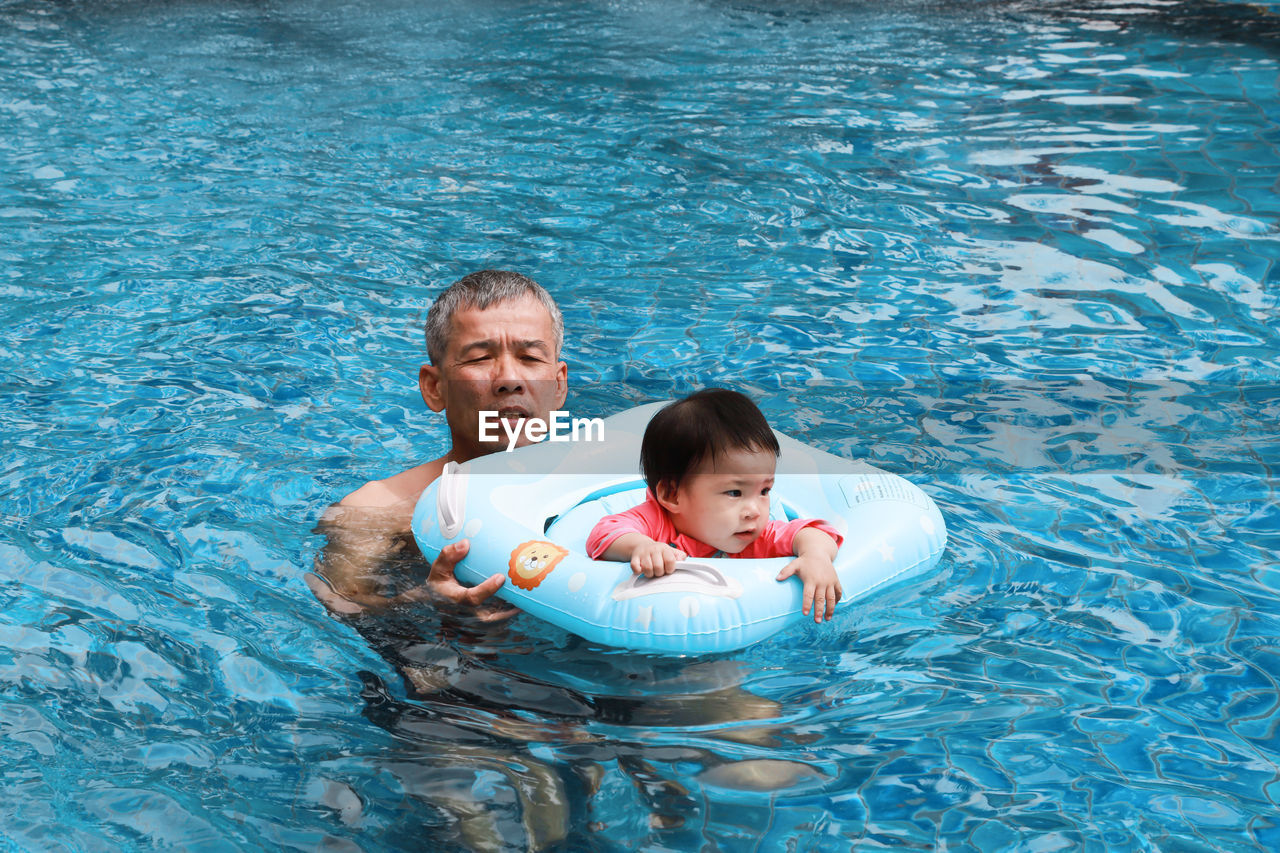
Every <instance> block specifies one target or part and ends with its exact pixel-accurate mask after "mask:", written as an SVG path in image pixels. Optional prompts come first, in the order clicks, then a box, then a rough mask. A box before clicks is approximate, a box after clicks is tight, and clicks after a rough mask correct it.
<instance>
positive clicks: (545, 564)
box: [507, 539, 569, 589]
mask: <svg viewBox="0 0 1280 853" xmlns="http://www.w3.org/2000/svg"><path fill="white" fill-rule="evenodd" d="M568 555H569V552H568V551H566V550H565V549H564V548H561V547H560V546H559V545H557V544H555V543H554V542H544V541H542V540H540V539H535V540H532V541H529V542H525V543H523V544H521V545H519V546H518V547H517V548H516V549H515V550H514V551H512V552H511V559H510V560H509V561H508V562H507V565H508V566H509V567H510V568H511V571H509V572H507V576H508V577H510V578H511V582H512V583H514V584H515V585H516V586H518V587H520V588H521V589H533V588H534V587H536V586H537V585H538V584H540V583H542V579H543V578H545V577H546V576H547V575H549V574H551V570H552V569H554V568H555V567H556V566H557V565H558V564H559V562H560V561H561V560H563V559H564V558H565V557H567V556H568Z"/></svg>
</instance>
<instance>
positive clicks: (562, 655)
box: [0, 0, 1280, 851]
mask: <svg viewBox="0 0 1280 853" xmlns="http://www.w3.org/2000/svg"><path fill="white" fill-rule="evenodd" d="M1278 60H1280V16H1278V15H1277V7H1276V6H1275V5H1274V4H1270V3H1264V4H1245V3H1214V2H1200V3H1177V2H1169V0H1131V2H1123V3H1115V2H1104V0H1061V2H1013V3H1008V2H999V3H997V2H978V0H973V2H952V3H945V2H943V3H939V2H925V0H889V2H885V3H868V4H860V3H837V2H819V0H800V2H788V3H770V2H760V0H738V2H720V0H615V2H608V3H606V2H594V0H579V2H538V3H532V2H517V0H511V2H501V0H491V2H453V3H449V2H442V3H435V4H417V3H408V2H400V3H396V2H392V3H384V2H377V3H374V2H363V3H336V2H315V3H302V2H284V1H283V0H281V2H267V3H249V2H230V3H212V2H196V0H189V2H185V3H148V2H141V0H139V2H126V0H119V2H100V3H45V2H35V0H6V2H0V157H2V160H0V162H3V164H4V175H5V180H4V182H3V184H0V233H3V235H4V237H3V239H0V293H2V294H3V300H2V301H0V316H2V317H3V329H4V335H3V337H0V353H2V354H3V359H4V362H3V363H4V374H3V377H0V401H2V403H3V405H2V406H0V434H3V435H4V436H5V439H4V445H3V448H4V449H3V475H2V476H3V490H2V491H0V496H2V497H0V601H2V602H3V608H2V610H0V773H2V777H0V778H2V779H3V790H4V793H5V796H4V798H3V802H2V803H0V840H3V841H4V842H5V843H6V844H7V845H8V846H10V847H12V848H14V849H20V850H46V849H47V850H117V849H157V848H158V849H187V850H227V849H240V850H258V849H282V848H289V849H295V848H300V849H306V850H314V849H327V850H357V849H359V850H368V851H380V850H397V849H432V850H435V849H440V850H451V849H477V850H484V849H529V848H535V847H537V848H542V849H571V850H622V849H643V850H681V851H684V850H696V849H705V850H716V849H718V850H763V851H772V850H791V849H795V850H832V851H836V850H839V851H843V850H848V849H850V848H851V847H853V846H856V847H857V848H858V849H880V848H892V849H948V850H957V849H959V850H969V849H973V850H1006V849H1027V850H1037V851H1049V850H1076V849H1088V850H1115V849H1160V850H1180V851H1183V850H1187V851H1189V850H1231V851H1236V850H1274V849H1277V848H1280V806H1278V803H1280V686H1278V684H1277V673H1280V594H1278V592H1277V590H1278V589H1280V561H1278V560H1277V557H1276V553H1277V551H1278V550H1280V533H1278V530H1280V508H1278V502H1277V472H1276V467H1277V465H1278V464H1280V452H1278V451H1280V437H1278V436H1277V427H1276V425H1277V422H1280V395H1277V393H1276V388H1277V384H1276V383H1277V379H1278V374H1280V369H1278V368H1277V367H1276V362H1277V355H1278V354H1280V340H1278V338H1280V334H1278V331H1277V330H1278V324H1277V313H1278V312H1277V302H1278V301H1280V296H1278V294H1280V193H1278V192H1277V190H1278V189H1280V187H1278V185H1277V178H1278V177H1280V127H1278V126H1277V120H1276V116H1280V64H1278ZM486 266H491V267H509V268H515V269H519V270H521V271H524V272H526V273H528V274H530V275H532V276H533V277H534V278H536V279H537V280H539V281H540V282H542V283H543V284H545V285H546V286H547V287H548V288H549V289H551V290H552V292H553V293H554V294H555V295H556V297H557V298H558V299H559V301H560V303H561V304H562V306H563V307H564V312H565V318H566V325H567V327H568V342H567V351H566V359H567V361H568V362H569V365H570V371H571V382H572V390H571V398H570V404H571V409H572V410H573V411H574V413H575V414H580V415H583V416H600V415H605V414H609V413H611V412H613V411H616V410H617V409H619V408H622V407H624V406H628V405H631V404H633V403H635V402H639V401H645V400H655V399H662V398H666V397H670V396H673V395H676V394H680V393H683V392H686V391H688V390H690V389H692V388H695V387H699V386H702V385H709V384H724V385H732V386H734V387H738V388H740V389H743V390H746V391H749V392H751V393H752V394H753V395H754V396H755V397H756V398H757V399H759V400H760V402H761V405H762V407H763V408H764V410H765V412H766V414H767V415H768V416H769V417H770V420H771V421H772V422H773V423H774V425H775V426H776V427H777V428H779V429H781V430H783V431H784V432H787V433H790V434H792V435H795V436H797V437H799V438H801V439H802V440H804V441H807V442H809V443H812V444H814V445H816V446H818V447H821V448H823V449H825V450H829V451H831V452H834V453H838V454H842V455H845V456H850V457H858V458H866V459H868V460H869V461H871V462H873V463H875V464H877V465H880V466H882V467H885V468H887V469H889V470H892V471H895V472H898V473H901V474H903V475H905V476H907V477H908V478H910V479H912V480H913V481H915V482H917V483H919V484H921V485H922V486H923V487H924V488H925V489H926V490H927V491H928V492H929V493H930V494H931V495H932V496H933V497H934V498H935V499H936V500H937V501H938V503H939V505H940V506H941V508H942V511H943V513H944V515H945V516H946V518H947V520H948V524H949V526H950V530H951V534H952V537H951V544H950V546H949V549H948V551H947V554H946V555H945V556H944V558H943V561H942V563H941V565H940V566H939V568H938V570H937V571H936V572H935V573H933V574H931V575H929V576H927V577H924V578H921V579H919V580H918V581H916V582H914V583H913V584H911V585H910V586H906V587H901V588H897V589H893V590H888V591H886V592H885V593H884V594H882V595H880V596H877V597H875V598H873V599H871V600H868V601H867V602H865V603H864V604H863V605H861V606H859V607H857V608H851V609H849V610H847V611H845V612H843V613H842V614H841V615H840V616H838V618H837V619H836V621H835V622H834V624H831V625H829V626H824V627H820V628H818V627H815V628H805V629H801V630H797V631H793V632H790V633H788V634H785V635H783V636H780V637H778V638H776V639H775V640H773V641H770V642H766V643H764V644H761V645H759V646H756V647H753V648H751V649H748V650H747V651H745V652H742V653H741V654H738V655H731V656H725V657H722V658H713V659H707V660H697V661H678V660H677V661H672V660H663V659H647V658H643V657H639V656H635V655H629V654H622V653H617V652H612V651H609V650H606V649H597V648H592V647H589V646H586V645H585V644H583V643H581V642H578V641H575V640H573V639H572V638H571V637H569V636H568V635H565V634H563V633H560V632H558V631H556V630H553V629H550V628H548V627H546V626H543V625H539V624H537V623H536V622H533V621H532V620H530V619H527V618H526V619H519V620H517V621H515V622H514V623H512V624H510V625H505V626H497V627H495V626H486V625H477V624H475V623H474V622H470V621H467V620H465V619H461V618H458V617H454V616H447V617H442V616H440V615H438V614H435V613H433V612H431V611H427V610H413V611H405V612H401V613H397V614H394V615H392V616H389V617H386V618H382V619H372V618H366V619H359V620H351V621H343V620H340V619H337V618H335V617H333V616H331V615H330V614H329V613H328V612H327V611H326V610H325V609H324V608H323V607H322V606H321V605H319V604H318V603H317V601H316V600H315V599H314V598H313V597H312V595H311V593H310V591H309V590H308V588H307V586H306V585H305V583H304V581H303V576H304V573H305V572H307V571H308V570H310V569H311V568H312V566H313V563H314V561H315V560H316V558H317V556H318V555H320V554H321V553H322V548H323V546H324V544H325V541H326V539H325V533H324V531H323V529H319V530H318V529H317V522H318V521H319V519H320V518H321V515H322V514H323V512H324V510H325V508H326V507H327V506H328V505H329V503H330V502H331V501H333V500H335V499H337V498H338V497H340V496H342V495H343V494H345V493H347V492H348V491H350V490H351V489H353V488H355V487H356V486H358V485H360V484H361V483H362V482H364V481H365V480H367V479H369V478H372V477H381V476H386V475H389V474H391V473H394V472H396V471H398V470H401V469H403V468H405V467H407V466H408V465H410V464H413V463H416V462H419V461H423V460H425V459H428V458H431V457H433V456H434V455H436V453H437V452H438V451H439V448H440V447H441V444H442V441H443V440H444V438H445V432H444V430H443V428H442V425H441V422H440V420H439V419H437V418H434V417H431V416H429V414H428V413H426V412H425V410H424V406H423V405H422V403H421V401H420V400H419V399H418V398H417V394H416V387H415V383H414V377H415V375H416V370H417V366H418V364H419V363H420V361H421V360H422V358H423V353H422V346H421V341H420V331H419V329H420V325H421V322H422V320H423V319H424V316H425V310H426V306H427V305H428V303H429V301H430V298H431V296H432V294H433V293H434V292H435V291H436V289H437V288H439V287H440V286H442V285H443V284H446V283H448V282H449V281H452V280H453V279H455V278H457V277H459V276H460V275H462V274H464V273H466V272H468V271H471V270H473V269H477V268H481V267H486ZM401 568H402V569H404V570H405V571H406V572H408V573H410V574H412V573H413V572H414V571H418V570H420V568H421V567H420V566H414V565H406V566H402V567H401ZM402 670H405V671H409V670H412V671H414V672H416V673H419V674H420V675H421V677H422V678H423V679H425V680H424V681H422V682H420V683H418V685H417V686H413V685H412V684H410V683H409V682H407V681H406V680H405V678H403V677H402V676H401V671H402ZM428 682H429V683H428Z"/></svg>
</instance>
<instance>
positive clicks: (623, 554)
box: [598, 531, 687, 578]
mask: <svg viewBox="0 0 1280 853" xmlns="http://www.w3.org/2000/svg"><path fill="white" fill-rule="evenodd" d="M686 556H687V555H686V554H685V553H684V552H683V551H681V550H680V549H678V548H672V547H671V546H670V545H663V544H662V543H661V542H655V541H654V540H652V539H650V538H649V537H648V536H645V535H644V534H643V533H638V532H635V531H632V532H630V533H624V534H622V535H621V536H619V537H618V538H617V539H615V540H613V542H611V543H609V547H608V548H606V549H605V550H604V553H603V554H601V555H600V557H599V558H598V559H604V560H617V561H619V562H622V561H627V560H629V561H630V562H631V571H633V572H635V573H636V574H644V576H645V577H647V578H660V577H662V576H663V575H669V574H671V573H672V572H674V571H675V570H676V563H677V562H679V561H680V560H683V559H684V558H685V557H686Z"/></svg>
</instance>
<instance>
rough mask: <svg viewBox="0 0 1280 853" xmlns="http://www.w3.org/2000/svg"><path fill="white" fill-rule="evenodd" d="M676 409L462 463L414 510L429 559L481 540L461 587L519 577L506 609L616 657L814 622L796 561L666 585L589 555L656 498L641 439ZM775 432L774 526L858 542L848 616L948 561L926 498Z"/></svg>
mask: <svg viewBox="0 0 1280 853" xmlns="http://www.w3.org/2000/svg"><path fill="white" fill-rule="evenodd" d="M663 405H665V404H664V403H652V404H649V405H644V406H639V407H637V408H634V409H629V410H627V411H624V412H620V413H619V414H616V415H613V416H612V417H609V418H606V419H605V420H604V440H603V441H592V442H551V441H543V442H542V443H539V444H533V445H529V446H527V447H522V448H518V449H516V450H514V451H512V452H498V453H492V454H489V455H488V456H482V457H480V458H477V459H473V460H471V461H470V462H466V463H464V464H462V465H457V464H455V463H449V464H448V465H446V466H445V470H444V473H443V474H442V475H441V476H440V478H439V479H438V480H437V481H436V482H435V483H433V484H432V485H431V486H430V487H429V488H428V489H427V490H426V491H425V492H424V493H423V495H422V497H421V498H420V499H419V500H418V503H417V506H416V507H415V509H414V514H413V533H414V536H415V537H416V539H417V541H418V545H419V547H420V548H421V549H422V553H423V554H424V555H425V556H426V558H427V559H428V560H434V559H435V558H436V556H437V555H438V554H439V553H440V551H441V550H442V549H443V548H444V547H445V546H446V545H449V544H450V543H452V542H456V541H458V540H459V539H463V538H466V539H469V540H471V548H470V551H469V552H468V553H467V556H466V558H465V559H463V560H462V561H461V562H460V563H459V564H458V567H457V570H456V574H457V577H458V579H459V580H460V581H462V582H463V583H466V584H476V583H479V582H481V581H483V580H484V579H485V578H487V577H489V576H490V575H492V574H494V573H495V572H499V571H501V572H505V573H506V574H507V583H505V584H504V585H503V586H502V588H501V589H500V590H499V591H498V593H497V594H498V595H499V596H500V597H501V598H503V599H505V600H506V601H508V602H510V603H511V604H513V605H515V606H516V607H519V608H520V609H521V610H524V611H526V612H528V613H530V614H532V615H533V616H536V617H538V618H539V619H545V620H546V621H548V622H551V623H552V624H555V625H558V626H560V627H561V628H564V629H565V630H567V631H571V632H572V633H574V634H577V635H579V636H581V637H583V638H585V639H587V640H590V641H593V642H596V643H601V644H604V645H608V646H618V647H622V648H629V649H637V650H641V651H649V652H665V653H677V654H710V653H717V652H727V651H733V650H736V649H740V648H743V647H745V646H748V645H751V644H752V643H756V642H759V641H760V640H764V639H766V638H768V637H770V636H772V635H773V634H775V633H777V632H778V631H781V630H782V629H783V628H786V627H787V626H789V625H794V624H796V623H798V622H802V621H805V620H806V619H809V618H810V617H806V616H804V615H803V614H802V613H801V612H800V599H801V593H802V591H803V585H802V584H801V582H800V580H799V579H798V578H794V577H793V578H788V579H787V580H786V581H782V582H778V581H777V580H775V578H776V577H777V574H778V572H779V571H781V569H782V567H783V566H785V565H786V564H787V563H788V562H789V561H790V559H791V558H789V557H779V558H775V559H768V560H746V559H701V558H699V559H690V560H687V561H685V562H683V563H680V564H678V565H677V570H676V572H675V573H673V574H670V575H666V576H664V577H661V578H654V579H646V578H645V577H644V576H643V575H635V574H633V573H632V571H631V568H630V566H629V565H628V564H626V563H617V562H604V561H597V560H592V559H590V558H588V557H587V555H586V540H587V535H588V534H589V533H590V532H591V529H592V528H593V527H594V526H595V524H596V522H597V521H599V520H600V518H602V517H603V516H605V515H607V514H609V513H615V512H621V511H623V510H626V509H629V508H631V507H633V506H635V505H637V504H639V503H640V502H641V501H643V500H644V496H645V486H644V482H643V480H642V479H641V478H640V474H639V460H640V441H641V438H642V437H643V435H644V429H645V426H646V425H647V424H648V422H649V419H650V418H651V417H652V416H653V415H654V414H655V413H656V412H657V411H658V410H659V409H660V408H661V407H662V406H663ZM775 434H776V435H777V436H778V443H779V445H780V446H781V450H782V452H781V455H780V456H779V458H778V470H777V476H776V478H775V481H774V488H773V492H772V495H773V501H772V503H771V508H770V509H771V513H770V514H771V516H772V517H773V518H778V519H784V520H785V519H795V518H822V519H825V520H826V521H827V522H828V523H830V524H831V525H832V526H833V527H834V528H835V529H836V530H838V531H840V533H841V534H842V535H843V536H844V544H843V545H841V547H840V551H839V553H838V554H837V556H836V560H835V568H836V572H837V574H838V575H839V577H840V583H841V586H842V587H843V589H844V597H843V599H842V600H841V601H840V603H839V605H837V608H836V609H837V612H839V611H841V610H845V609H847V608H849V607H851V606H853V605H854V604H855V603H856V602H857V601H858V600H859V599H861V598H864V597H865V596H866V595H867V594H868V593H870V592H871V591H872V590H874V589H876V588H877V587H880V586H883V585H884V584H886V583H888V582H890V581H893V580H899V579H902V578H904V577H907V576H909V575H911V574H914V573H918V572H922V571H925V570H927V569H930V568H932V567H933V566H934V565H935V564H936V563H937V562H938V559H939V558H940V557H941V556H942V551H943V549H944V547H945V546H946V541H947V531H946V525H945V523H944V522H943V520H942V514H941V513H940V512H939V511H938V507H937V506H936V505H935V504H934V502H933V501H932V500H931V499H930V498H929V496H928V495H926V494H925V493H924V492H923V491H921V490H920V489H919V488H918V487H916V486H914V485H912V484H911V483H909V482H907V481H906V480H904V479H903V478H901V477H899V476H897V475H894V474H889V473H887V472H884V471H881V470H879V469H877V468H874V467H872V466H870V465H868V464H866V463H864V462H856V461H851V460H848V459H842V458H840V457H838V456H833V455H831V454H829V453H824V452H822V451H820V450H815V449H814V448H812V447H808V446H806V445H804V444H801V443H800V442H798V441H796V440H795V439H792V438H789V437H787V436H785V435H783V434H782V433H776V432H775Z"/></svg>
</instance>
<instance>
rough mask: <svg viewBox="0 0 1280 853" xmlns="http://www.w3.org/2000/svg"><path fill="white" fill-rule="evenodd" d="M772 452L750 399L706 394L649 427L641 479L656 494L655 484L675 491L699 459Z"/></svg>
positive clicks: (715, 391) (679, 404)
mask: <svg viewBox="0 0 1280 853" xmlns="http://www.w3.org/2000/svg"><path fill="white" fill-rule="evenodd" d="M738 449H741V450H760V451H763V450H772V451H773V454H774V455H775V456H777V455H778V453H779V448H778V439H777V436H775V435H774V434H773V430H771V429H770V428H769V422H768V421H767V420H765V417H764V414H763V413H761V411H760V409H759V408H757V407H756V404H755V403H753V402H751V398H750V397H747V396H746V395H744V394H739V393H738V392H737V391H729V390H727V389H725V388H707V389H706V390H703V391H698V392H696V393H693V394H690V395H689V396H688V397H685V398H684V399H683V400H677V401H675V402H674V403H671V404H669V405H667V406H664V407H663V408H662V409H661V410H659V412H658V413H657V414H656V415H654V416H653V419H652V420H650V421H649V426H648V427H646V428H645V431H644V440H643V441H642V442H641V443H640V473H641V474H643V475H644V482H645V485H647V486H648V487H649V488H650V489H651V490H653V491H654V492H655V493H656V492H657V489H658V484H659V483H663V482H670V483H671V484H672V485H673V487H675V488H679V486H680V483H681V482H683V481H684V478H685V477H686V476H688V474H689V472H690V471H692V470H693V469H694V468H696V467H698V465H699V463H701V462H702V461H703V460H704V459H714V458H715V456H716V454H717V453H723V452H725V451H728V450H738Z"/></svg>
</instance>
